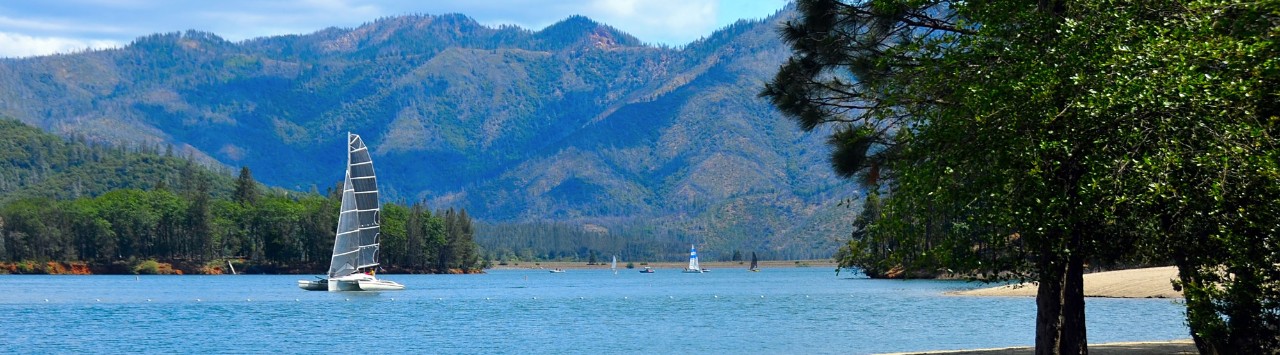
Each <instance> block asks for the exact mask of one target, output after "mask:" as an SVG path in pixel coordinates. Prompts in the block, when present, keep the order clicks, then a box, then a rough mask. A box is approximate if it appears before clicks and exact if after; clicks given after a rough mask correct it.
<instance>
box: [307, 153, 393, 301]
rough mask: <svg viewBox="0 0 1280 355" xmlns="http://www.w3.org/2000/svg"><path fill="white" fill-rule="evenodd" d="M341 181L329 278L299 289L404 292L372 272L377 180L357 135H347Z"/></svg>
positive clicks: (375, 248)
mask: <svg viewBox="0 0 1280 355" xmlns="http://www.w3.org/2000/svg"><path fill="white" fill-rule="evenodd" d="M343 175H344V176H343V179H342V204H341V205H340V207H339V210H338V229H337V231H336V235H335V236H334V240H333V258H332V259H330V260H329V277H328V278H322V279H320V280H299V281H298V287H301V288H302V289H305V290H309V291H322V290H329V291H388V290H403V289H404V285H401V284H399V283H396V282H395V281H389V280H379V279H378V278H377V277H374V274H375V272H374V271H373V270H371V269H370V270H363V271H364V272H361V271H362V270H361V269H365V268H373V267H376V266H378V237H379V234H378V233H379V231H380V230H381V227H380V225H379V222H378V211H380V210H381V209H380V208H379V205H378V179H377V178H376V177H375V175H374V173H373V159H372V158H370V156H369V147H367V146H365V145H364V141H363V140H361V139H360V136H359V135H355V134H351V133H347V166H346V172H345V173H344V174H343Z"/></svg>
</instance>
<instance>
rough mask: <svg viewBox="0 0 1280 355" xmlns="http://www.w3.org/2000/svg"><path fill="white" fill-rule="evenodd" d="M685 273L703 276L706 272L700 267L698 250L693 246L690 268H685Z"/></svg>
mask: <svg viewBox="0 0 1280 355" xmlns="http://www.w3.org/2000/svg"><path fill="white" fill-rule="evenodd" d="M684 272H685V273H689V274H701V273H703V272H705V270H702V268H701V267H698V249H697V248H695V247H694V246H693V245H690V246H689V266H688V267H686V268H684Z"/></svg>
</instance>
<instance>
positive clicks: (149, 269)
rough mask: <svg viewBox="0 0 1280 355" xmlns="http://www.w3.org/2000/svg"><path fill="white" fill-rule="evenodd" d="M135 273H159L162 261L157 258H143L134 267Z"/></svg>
mask: <svg viewBox="0 0 1280 355" xmlns="http://www.w3.org/2000/svg"><path fill="white" fill-rule="evenodd" d="M133 273H135V274H142V275H159V274H160V263H159V262H157V261H155V260H143V261H141V262H139V263H138V265H135V266H134V267H133Z"/></svg>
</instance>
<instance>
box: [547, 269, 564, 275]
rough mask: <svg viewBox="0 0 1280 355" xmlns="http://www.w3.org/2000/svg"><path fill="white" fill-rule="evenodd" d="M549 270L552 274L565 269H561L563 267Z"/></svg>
mask: <svg viewBox="0 0 1280 355" xmlns="http://www.w3.org/2000/svg"><path fill="white" fill-rule="evenodd" d="M548 271H551V273H552V274H559V273H562V272H564V269H561V268H555V269H551V270H548Z"/></svg>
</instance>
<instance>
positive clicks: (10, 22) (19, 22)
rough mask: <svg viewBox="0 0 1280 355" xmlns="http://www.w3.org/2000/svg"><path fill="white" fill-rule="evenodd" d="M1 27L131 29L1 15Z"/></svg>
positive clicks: (53, 29) (58, 29) (86, 29)
mask: <svg viewBox="0 0 1280 355" xmlns="http://www.w3.org/2000/svg"><path fill="white" fill-rule="evenodd" d="M0 28H6V29H10V30H19V31H38V32H99V33H128V32H129V31H130V30H129V29H125V28H122V27H119V26H110V25H94V24H88V23H86V22H85V21H59V20H50V19H42V20H32V19H21V18H12V17H8V16H0Z"/></svg>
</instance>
